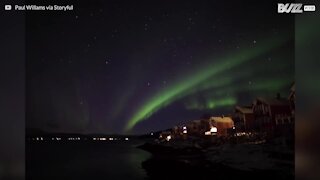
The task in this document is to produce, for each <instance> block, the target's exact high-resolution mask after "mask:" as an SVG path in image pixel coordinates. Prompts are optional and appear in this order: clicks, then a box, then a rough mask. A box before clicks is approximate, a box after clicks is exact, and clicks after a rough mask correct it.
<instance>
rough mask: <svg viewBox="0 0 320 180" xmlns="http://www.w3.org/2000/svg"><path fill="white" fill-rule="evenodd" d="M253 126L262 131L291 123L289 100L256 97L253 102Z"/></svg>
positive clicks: (271, 130)
mask: <svg viewBox="0 0 320 180" xmlns="http://www.w3.org/2000/svg"><path fill="white" fill-rule="evenodd" d="M253 113H254V118H255V128H256V130H258V131H262V132H270V133H271V132H274V131H275V130H276V128H278V129H279V127H281V128H283V127H284V126H287V125H289V126H290V125H291V124H292V123H293V119H292V115H291V107H290V101H289V100H288V99H284V98H281V97H280V95H279V94H278V95H277V97H276V98H261V97H260V98H257V99H256V100H255V101H254V103H253Z"/></svg>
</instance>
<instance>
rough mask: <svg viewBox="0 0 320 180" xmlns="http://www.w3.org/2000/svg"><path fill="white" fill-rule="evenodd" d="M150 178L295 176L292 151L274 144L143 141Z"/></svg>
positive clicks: (260, 177) (263, 177)
mask: <svg viewBox="0 0 320 180" xmlns="http://www.w3.org/2000/svg"><path fill="white" fill-rule="evenodd" d="M138 148H140V149H143V150H145V151H148V152H150V153H152V155H153V156H152V157H151V158H150V159H148V160H147V161H145V162H143V163H142V167H143V168H144V169H145V170H146V171H147V174H148V177H149V178H150V179H219V180H220V179H234V178H237V179H239V178H240V179H242V178H245V179H260V180H261V179H262V180H264V179H271V178H276V179H283V180H287V179H294V151H292V150H290V149H288V148H286V147H282V146H279V145H274V144H268V143H263V144H230V143H225V144H221V145H214V146H205V147H204V146H201V145H199V144H195V143H190V142H188V141H176V142H175V141H172V142H163V143H150V142H149V143H145V144H143V145H141V146H139V147H138Z"/></svg>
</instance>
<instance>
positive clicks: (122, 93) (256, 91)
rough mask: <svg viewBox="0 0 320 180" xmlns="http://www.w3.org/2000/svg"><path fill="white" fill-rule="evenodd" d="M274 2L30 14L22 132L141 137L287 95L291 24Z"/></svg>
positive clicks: (111, 6)
mask: <svg viewBox="0 0 320 180" xmlns="http://www.w3.org/2000/svg"><path fill="white" fill-rule="evenodd" d="M276 3H277V2H274V3H271V2H264V3H262V4H261V2H260V3H256V4H255V3H253V4H252V2H250V3H249V2H248V3H245V2H234V3H233V4H232V6H231V5H230V4H228V3H223V2H219V1H209V0H208V1H202V2H197V1H193V2H192V1H190V2H183V3H182V2H173V1H170V2H169V1H168V2H164V1H154V2H152V3H151V2H143V1H141V2H131V1H123V2H111V1H110V2H109V1H108V2H105V1H102V0H97V1H96V3H94V4H95V5H92V4H93V3H85V2H75V3H74V7H78V8H75V10H74V11H73V13H68V14H50V13H48V14H42V15H40V14H38V13H36V12H32V13H30V14H29V15H28V16H27V18H26V20H27V22H28V24H27V27H26V35H27V37H28V38H27V44H28V46H27V47H28V49H27V51H28V54H27V105H28V106H27V123H26V124H27V127H29V128H37V129H41V130H44V131H53V132H76V133H106V134H108V133H109V134H110V133H138V134H141V133H146V132H150V131H155V130H160V129H165V128H168V127H172V126H174V125H176V124H181V123H184V122H186V121H188V120H192V119H196V118H199V117H201V116H202V115H204V114H217V115H220V114H225V113H232V111H233V107H234V106H235V105H237V104H239V105H250V103H252V101H253V99H254V98H255V97H258V96H275V95H276V94H277V93H281V95H283V96H286V95H287V93H288V88H289V86H290V84H291V83H292V82H293V81H294V68H293V67H294V53H293V49H294V39H293V36H294V29H293V28H294V23H293V22H294V21H293V18H292V17H290V16H283V15H282V16H280V15H278V14H277V13H275V12H274V5H275V4H276ZM255 6H259V7H261V8H259V9H255V8H252V7H255ZM230 12H233V13H230ZM253 16H254V17H255V18H252V17H253ZM31 19H32V21H31Z"/></svg>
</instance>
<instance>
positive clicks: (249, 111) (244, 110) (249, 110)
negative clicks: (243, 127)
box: [236, 106, 253, 114]
mask: <svg viewBox="0 0 320 180" xmlns="http://www.w3.org/2000/svg"><path fill="white" fill-rule="evenodd" d="M236 110H238V111H240V112H242V113H244V114H252V113H253V110H252V107H246V106H236Z"/></svg>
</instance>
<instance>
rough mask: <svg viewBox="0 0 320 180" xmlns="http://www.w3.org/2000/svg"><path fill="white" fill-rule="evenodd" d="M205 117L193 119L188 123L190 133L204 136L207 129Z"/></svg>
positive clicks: (187, 128) (187, 127)
mask: <svg viewBox="0 0 320 180" xmlns="http://www.w3.org/2000/svg"><path fill="white" fill-rule="evenodd" d="M205 121H206V120H205V119H200V120H193V121H190V122H189V123H188V124H187V125H186V130H187V133H188V135H192V136H202V135H203V133H204V131H205V127H204V124H205Z"/></svg>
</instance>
